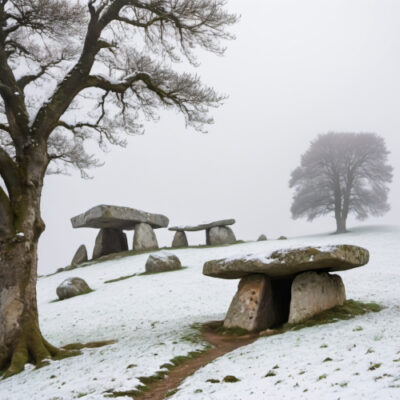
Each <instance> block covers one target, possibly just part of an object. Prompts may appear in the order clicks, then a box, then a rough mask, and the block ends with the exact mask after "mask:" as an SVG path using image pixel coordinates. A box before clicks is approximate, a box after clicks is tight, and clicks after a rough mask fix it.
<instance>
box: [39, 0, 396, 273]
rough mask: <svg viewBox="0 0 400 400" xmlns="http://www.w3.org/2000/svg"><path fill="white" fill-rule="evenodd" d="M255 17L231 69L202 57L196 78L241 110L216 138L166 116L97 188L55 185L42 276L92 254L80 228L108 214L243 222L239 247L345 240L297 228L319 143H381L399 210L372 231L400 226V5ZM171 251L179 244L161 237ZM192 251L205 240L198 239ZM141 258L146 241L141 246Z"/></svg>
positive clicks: (269, 8) (222, 115) (261, 12)
mask: <svg viewBox="0 0 400 400" xmlns="http://www.w3.org/2000/svg"><path fill="white" fill-rule="evenodd" d="M228 8H229V9H230V10H231V11H233V12H236V13H238V14H241V20H240V22H239V23H238V24H237V25H236V26H234V27H233V29H232V31H233V32H234V33H235V35H236V36H237V39H236V40H235V41H232V42H228V43H227V47H228V49H227V52H226V55H225V56H224V57H217V56H215V55H210V54H207V53H204V52H201V53H198V54H199V59H200V61H201V66H200V67H199V68H197V69H196V72H197V73H198V74H199V75H200V76H201V77H202V80H203V82H205V83H207V84H209V85H212V86H214V87H215V88H216V89H217V90H218V91H219V92H222V93H226V94H228V95H229V99H228V100H227V101H225V104H224V105H223V106H221V107H220V108H219V109H217V110H214V111H213V116H214V117H215V124H214V125H212V126H210V127H209V128H208V133H207V134H202V133H198V132H196V131H194V130H192V129H186V128H185V124H184V121H183V117H182V116H180V115H178V114H175V113H171V112H162V113H161V114H160V121H159V122H158V123H150V122H149V123H146V133H145V135H142V136H134V137H130V138H129V145H128V147H127V148H126V149H121V148H116V147H114V148H110V152H109V153H107V154H102V153H101V152H100V151H99V156H101V158H102V160H103V161H105V165H104V166H103V167H101V168H99V169H96V170H93V171H92V176H93V179H92V180H89V181H88V180H81V179H80V177H79V174H77V173H75V172H74V173H72V174H71V176H69V177H65V176H48V177H47V178H46V180H45V187H44V192H43V198H42V214H43V219H44V221H45V222H46V231H45V232H44V234H43V235H42V238H41V241H40V246H39V273H47V272H52V271H54V270H55V269H56V268H59V267H63V266H65V265H68V264H69V263H70V261H71V259H72V256H73V254H74V252H75V250H76V249H77V248H78V246H79V245H80V244H82V243H84V244H86V246H87V248H88V252H89V254H90V255H91V253H92V250H93V245H94V240H95V237H96V234H97V230H95V229H75V230H74V229H72V227H71V223H70V218H71V217H72V216H74V215H76V214H79V213H81V212H83V211H86V210H87V209H88V208H90V207H93V206H95V205H97V204H115V205H121V206H128V207H134V208H139V209H142V210H145V211H149V212H156V213H162V214H165V215H167V216H168V217H169V218H170V224H171V225H175V224H191V223H196V222H198V221H203V220H209V219H213V218H218V219H220V218H226V217H228V218H235V219H236V224H235V225H233V229H234V231H235V234H236V236H237V238H238V239H243V240H255V239H256V238H257V237H258V236H259V235H260V234H261V233H265V234H266V235H267V237H268V238H276V237H278V236H280V235H286V236H296V235H304V234H309V233H314V232H329V231H332V232H333V231H334V230H335V222H334V219H333V217H326V218H319V219H317V220H315V221H314V222H313V223H309V222H307V221H305V220H296V221H294V220H292V219H291V217H290V205H291V198H292V191H291V190H290V189H289V187H288V180H289V177H290V173H291V171H292V170H293V169H294V168H296V167H297V166H298V165H299V162H300V156H301V154H302V153H304V151H305V150H306V149H307V147H308V146H309V142H310V141H311V140H312V139H314V138H315V137H316V135H317V134H319V133H326V132H328V131H337V132H375V133H377V134H379V135H381V136H383V137H384V138H385V140H386V144H387V147H388V149H389V150H390V151H391V155H390V163H391V164H392V165H393V166H394V168H395V170H394V180H393V183H392V185H391V192H390V203H391V206H392V209H391V211H390V212H389V213H388V214H386V215H385V217H383V218H379V219H377V218H371V219H369V220H367V221H366V222H363V223H360V222H359V221H355V220H354V219H352V218H350V220H349V223H348V227H349V228H350V229H351V227H352V226H355V225H360V224H398V221H399V216H400V206H399V199H400V184H399V177H398V167H399V163H400V162H399V156H400V154H399V152H400V136H399V132H400V112H399V108H400V107H399V106H400V101H399V100H400V99H399V97H400V73H399V71H400V26H399V20H400V2H399V1H397V0H393V1H389V0H376V1H368V0H357V1H356V0H332V1H321V0H313V1H308V0H302V1H301V2H299V1H297V0H292V1H285V0H275V1H269V0H252V1H243V0H230V1H228ZM156 234H157V237H158V240H159V244H160V245H161V246H163V245H170V244H171V241H172V238H173V232H169V231H168V230H166V229H158V230H156ZM188 239H189V242H191V243H192V244H197V243H204V241H205V238H204V233H189V234H188ZM128 240H129V245H130V247H131V246H132V233H129V234H128Z"/></svg>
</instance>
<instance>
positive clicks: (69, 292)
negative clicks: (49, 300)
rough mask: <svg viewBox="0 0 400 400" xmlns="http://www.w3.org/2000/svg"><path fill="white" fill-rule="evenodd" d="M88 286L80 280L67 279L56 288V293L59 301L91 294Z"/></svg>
mask: <svg viewBox="0 0 400 400" xmlns="http://www.w3.org/2000/svg"><path fill="white" fill-rule="evenodd" d="M91 291H92V289H90V287H89V285H88V284H87V283H86V282H85V281H84V280H83V279H82V278H67V279H65V280H64V281H63V282H61V284H60V285H59V286H58V287H57V289H56V292H57V296H58V298H59V299H60V300H64V299H69V298H70V297H74V296H79V295H80V294H85V293H89V292H91Z"/></svg>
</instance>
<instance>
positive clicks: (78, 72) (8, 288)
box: [0, 0, 237, 376]
mask: <svg viewBox="0 0 400 400" xmlns="http://www.w3.org/2000/svg"><path fill="white" fill-rule="evenodd" d="M225 3H226V1H225V0H90V1H89V3H88V4H87V5H86V6H82V5H81V4H80V3H79V2H78V1H76V2H74V0H0V175H1V177H2V180H3V183H1V181H0V370H2V369H4V368H7V367H8V369H7V372H6V374H5V376H9V375H12V374H15V373H17V372H19V371H21V370H22V369H23V368H24V364H25V363H26V362H27V361H28V360H33V361H34V362H35V363H36V364H41V363H43V361H44V360H46V359H49V358H51V357H53V356H57V355H60V351H62V350H60V349H57V348H55V347H54V346H52V345H50V344H49V343H48V342H47V341H46V340H45V339H44V338H43V336H42V334H41V332H40V329H39V323H38V310H37V301H36V280H37V244H38V240H39V237H40V235H41V233H42V232H43V230H44V228H45V225H44V223H43V221H42V218H41V214H40V198H41V192H42V186H43V178H44V176H45V174H46V172H47V173H49V172H50V173H62V172H65V169H66V167H68V166H73V167H76V168H78V169H79V170H80V172H81V174H82V175H83V176H86V174H87V169H88V168H90V167H93V166H96V165H98V164H99V162H98V160H96V159H95V158H94V157H93V155H90V154H88V153H87V152H86V150H85V143H87V141H89V142H90V141H93V140H94V141H96V142H98V144H99V145H100V146H104V145H105V144H107V143H111V144H119V145H124V144H125V142H124V138H123V134H135V133H141V132H142V130H143V127H142V125H141V124H140V121H141V120H143V118H145V119H154V118H157V110H159V109H160V108H166V109H176V110H178V111H179V112H180V113H182V114H183V116H184V117H185V120H186V124H187V125H190V126H193V127H194V128H196V129H200V130H201V129H203V127H204V126H205V125H206V124H209V123H211V122H212V119H211V118H210V117H209V115H208V111H209V108H210V107H216V106H218V105H219V104H220V102H221V101H222V100H223V99H224V96H221V95H218V94H217V93H216V92H215V91H214V90H213V89H212V88H210V87H206V86H204V85H203V84H202V83H201V82H200V80H199V78H198V77H197V76H196V75H192V74H189V73H179V72H176V71H174V70H173V69H172V65H173V63H174V62H178V61H184V60H187V61H189V62H190V63H191V64H192V65H194V66H195V65H196V64H197V60H196V58H195V56H194V53H193V51H194V50H195V49H196V48H201V49H205V50H207V51H210V52H212V53H216V54H223V52H224V48H223V47H221V45H220V42H221V40H222V39H230V38H231V35H230V34H229V33H227V31H226V28H227V27H228V26H229V25H231V24H233V23H235V22H236V20H237V17H236V16H235V15H232V14H230V13H228V12H227V11H226V10H225V9H224V7H225Z"/></svg>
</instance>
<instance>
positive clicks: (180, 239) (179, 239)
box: [172, 231, 189, 247]
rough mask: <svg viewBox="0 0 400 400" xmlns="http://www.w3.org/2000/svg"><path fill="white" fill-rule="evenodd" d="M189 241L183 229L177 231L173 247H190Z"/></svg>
mask: <svg viewBox="0 0 400 400" xmlns="http://www.w3.org/2000/svg"><path fill="white" fill-rule="evenodd" d="M188 246H189V243H188V240H187V237H186V233H185V232H183V231H176V233H175V235H174V240H173V241H172V247H188Z"/></svg>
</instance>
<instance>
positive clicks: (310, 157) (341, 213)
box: [289, 133, 393, 233]
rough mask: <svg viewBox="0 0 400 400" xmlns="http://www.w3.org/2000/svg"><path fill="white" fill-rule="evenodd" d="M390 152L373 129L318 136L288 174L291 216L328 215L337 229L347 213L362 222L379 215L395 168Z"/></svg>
mask: <svg viewBox="0 0 400 400" xmlns="http://www.w3.org/2000/svg"><path fill="white" fill-rule="evenodd" d="M388 154H389V152H388V151H387V150H386V146H385V142H384V140H383V138H381V137H379V136H378V135H376V134H373V133H327V134H324V135H319V136H318V137H317V139H316V140H315V141H313V142H311V145H310V147H309V149H308V150H307V151H306V152H305V153H304V154H303V156H302V158H301V165H300V167H298V168H296V169H295V170H294V171H293V172H292V176H291V179H290V182H289V185H290V187H291V188H295V193H294V196H293V204H292V207H291V211H292V216H293V218H301V217H306V218H307V219H308V220H309V221H312V220H313V219H314V218H316V217H319V216H321V215H326V214H331V213H332V214H334V216H335V219H336V227H337V230H336V231H337V233H341V232H346V220H347V217H348V215H349V214H351V213H353V214H354V215H355V216H356V217H357V218H358V219H360V220H363V219H365V218H367V217H368V215H375V216H380V215H383V214H384V213H385V212H387V211H388V210H389V204H388V192H389V189H388V187H387V184H388V183H390V182H391V180H392V170H393V169H392V167H391V166H390V165H388V164H387V156H388Z"/></svg>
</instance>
